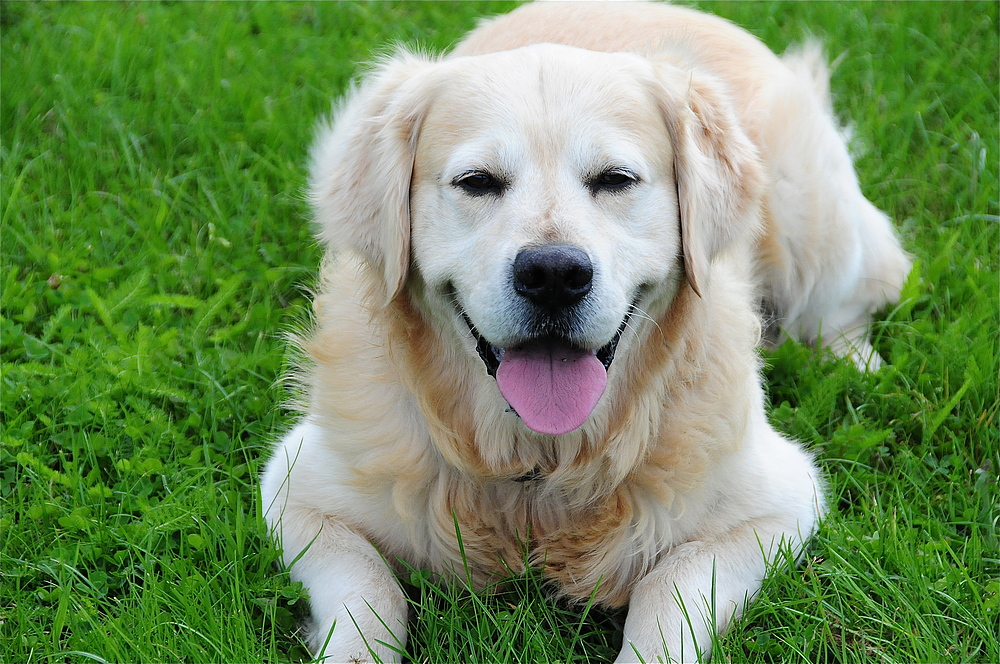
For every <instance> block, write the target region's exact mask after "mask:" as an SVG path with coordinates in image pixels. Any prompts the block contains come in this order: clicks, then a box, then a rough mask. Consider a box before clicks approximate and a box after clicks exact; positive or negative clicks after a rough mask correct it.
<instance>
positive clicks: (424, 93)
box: [309, 50, 436, 303]
mask: <svg viewBox="0 0 1000 664" xmlns="http://www.w3.org/2000/svg"><path fill="white" fill-rule="evenodd" d="M435 64H436V63H434V62H433V61H430V60H428V59H426V58H423V57H421V56H418V55H414V54H411V53H408V52H406V51H403V50H401V51H400V52H399V53H397V54H396V55H394V56H392V57H390V58H386V59H384V60H383V61H382V62H380V63H379V64H378V65H377V66H376V68H375V69H374V71H372V72H370V73H369V74H368V76H366V77H365V79H364V80H363V82H362V83H360V84H359V85H355V86H354V87H353V88H352V89H351V90H350V91H348V93H347V94H346V95H345V96H344V100H343V101H342V102H341V105H340V107H339V109H337V110H336V111H335V112H334V117H333V120H332V122H331V123H330V124H329V125H328V126H324V127H321V128H320V131H319V133H318V135H317V138H316V142H315V144H314V145H313V149H312V155H311V156H312V166H311V168H310V174H309V175H310V177H309V197H310V202H311V203H312V207H313V212H314V215H315V220H316V223H317V225H318V226H319V233H318V235H319V238H320V240H322V241H323V242H324V244H326V245H327V247H328V249H329V250H330V251H331V252H332V253H338V252H340V251H342V250H345V249H346V250H350V251H353V252H355V253H357V254H359V255H360V256H361V257H362V258H364V259H365V261H366V262H367V263H368V264H369V265H370V266H371V268H372V270H373V271H374V272H375V274H376V275H378V276H379V277H381V279H380V281H381V283H382V284H383V286H384V298H385V299H384V303H388V302H390V301H391V300H392V299H393V298H394V297H395V296H396V295H397V294H399V292H400V290H402V288H403V284H404V283H405V282H406V275H407V272H408V269H409V264H410V181H411V179H412V177H413V159H414V155H415V154H416V148H417V136H418V133H419V130H420V124H421V122H422V120H423V117H424V115H425V114H426V111H427V107H428V105H429V104H430V99H431V96H432V94H431V86H430V85H428V78H429V76H430V74H431V72H432V71H433V70H434V69H435Z"/></svg>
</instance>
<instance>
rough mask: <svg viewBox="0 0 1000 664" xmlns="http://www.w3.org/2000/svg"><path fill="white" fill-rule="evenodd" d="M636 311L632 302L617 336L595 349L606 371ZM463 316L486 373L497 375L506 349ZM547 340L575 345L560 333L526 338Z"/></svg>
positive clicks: (531, 340)
mask: <svg viewBox="0 0 1000 664" xmlns="http://www.w3.org/2000/svg"><path fill="white" fill-rule="evenodd" d="M634 311H635V304H630V305H629V308H628V311H627V312H626V314H625V317H624V318H623V319H622V322H621V325H619V326H618V331H617V332H615V336H614V337H612V339H611V341H609V342H608V343H606V344H605V345H603V346H601V347H600V348H598V349H597V350H596V351H595V354H596V355H597V359H598V360H600V361H601V364H603V365H604V369H605V371H607V370H608V369H609V368H610V367H611V363H612V362H613V361H614V359H615V352H616V351H617V350H618V342H620V341H621V338H622V334H624V333H625V328H626V327H628V322H629V320H630V319H631V318H632V314H633V313H634ZM459 313H460V314H461V316H462V320H464V321H465V324H466V325H468V326H469V331H471V332H472V336H473V338H474V339H475V340H476V352H477V353H479V357H480V358H481V359H482V360H483V364H485V365H486V373H488V374H489V375H490V376H492V377H493V378H496V377H497V369H499V368H500V361H501V360H502V359H503V355H504V352H505V350H506V349H504V348H500V347H499V346H495V345H493V344H491V343H490V342H489V341H488V340H487V339H486V338H485V337H484V336H483V335H481V334H480V333H479V330H477V329H476V326H475V325H473V324H472V321H471V320H469V317H468V316H466V315H465V312H462V311H460V312H459ZM546 340H551V341H553V342H558V343H560V344H564V345H568V346H575V345H576V344H574V343H573V342H572V341H570V340H569V339H566V338H565V337H561V336H558V335H544V336H539V337H534V338H531V339H526V340H525V342H524V343H525V344H527V343H532V342H537V341H541V342H544V341H546Z"/></svg>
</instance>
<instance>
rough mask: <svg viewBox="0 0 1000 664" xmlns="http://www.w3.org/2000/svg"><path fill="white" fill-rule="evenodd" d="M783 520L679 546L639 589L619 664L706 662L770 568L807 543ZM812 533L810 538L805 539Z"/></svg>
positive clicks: (762, 522)
mask: <svg viewBox="0 0 1000 664" xmlns="http://www.w3.org/2000/svg"><path fill="white" fill-rule="evenodd" d="M785 521H786V520H784V519H757V520H753V521H750V522H747V523H745V524H743V525H740V526H738V527H736V528H733V529H731V530H729V531H728V532H725V533H722V534H721V535H720V536H718V537H715V538H713V539H706V540H704V541H692V542H687V543H685V544H681V545H679V546H677V547H675V548H673V549H672V550H670V551H669V552H667V553H666V554H665V555H664V557H663V558H662V559H661V560H660V562H658V563H657V564H656V566H655V567H654V568H653V569H652V570H651V571H650V573H649V574H647V575H646V576H645V577H644V578H643V579H642V580H641V581H639V583H638V584H637V585H636V588H635V590H634V591H633V592H632V597H631V599H630V601H629V610H628V617H627V618H626V620H625V638H624V640H623V642H622V649H621V652H620V653H619V654H618V659H617V660H616V661H617V662H637V661H640V659H639V658H640V657H641V658H642V661H644V662H674V661H676V662H694V661H698V660H707V658H708V655H709V653H710V651H711V646H712V635H713V632H715V633H721V632H722V631H723V630H724V629H725V628H726V626H727V625H728V624H729V622H730V620H732V619H733V618H734V617H736V616H738V615H739V614H740V613H741V612H742V611H743V608H744V606H745V605H746V603H747V601H748V600H749V599H750V598H751V597H753V595H754V594H755V593H756V592H757V591H758V590H759V589H760V585H761V582H762V581H763V579H764V574H765V572H766V570H767V565H768V563H769V562H770V561H771V560H772V559H773V558H774V556H775V555H776V553H777V552H778V550H779V546H778V545H779V543H781V544H782V546H785V545H788V546H791V547H792V550H793V551H798V550H799V549H800V548H801V543H802V537H801V536H800V535H799V533H798V532H797V530H796V529H795V528H794V527H792V528H789V527H788V526H787V523H783V522H785ZM805 534H808V533H805Z"/></svg>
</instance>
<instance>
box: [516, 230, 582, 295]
mask: <svg viewBox="0 0 1000 664" xmlns="http://www.w3.org/2000/svg"><path fill="white" fill-rule="evenodd" d="M593 278H594V266H593V265H592V264H591V262H590V257H589V256H587V253H586V252H585V251H583V250H582V249H580V248H579V247H574V246H572V245H568V244H547V245H544V246H541V247H529V248H526V249H522V250H521V251H519V252H518V254H517V257H516V258H515V259H514V290H516V291H517V292H518V293H519V294H520V295H523V296H524V297H526V298H528V299H529V300H531V301H532V302H534V303H535V304H538V305H541V306H544V307H550V308H554V307H566V306H569V305H572V304H576V303H577V302H579V301H580V300H581V299H583V297H584V296H585V295H586V294H587V293H589V292H590V286H591V284H592V282H593Z"/></svg>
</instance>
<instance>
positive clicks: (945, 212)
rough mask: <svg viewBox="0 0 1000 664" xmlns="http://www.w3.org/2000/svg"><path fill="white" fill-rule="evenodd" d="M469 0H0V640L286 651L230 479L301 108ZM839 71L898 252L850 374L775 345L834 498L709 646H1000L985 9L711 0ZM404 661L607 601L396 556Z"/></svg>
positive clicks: (936, 656) (239, 448) (846, 658)
mask: <svg viewBox="0 0 1000 664" xmlns="http://www.w3.org/2000/svg"><path fill="white" fill-rule="evenodd" d="M505 7H506V6H502V5H480V4H446V5H438V4H338V3H321V4H315V5H306V4H299V3H295V4H292V3H269V4H253V5H244V4H227V3H207V4H189V3H156V4H153V3H138V4H128V5H125V4H110V3H109V4H104V3H94V4H91V3H60V4H54V3H53V4H49V3H39V4H28V3H14V2H4V3H3V4H2V5H0V31H2V37H0V56H2V68H3V69H2V71H3V78H2V86H3V87H2V95H0V157H2V173H0V187H2V196H0V220H2V235H0V242H2V244H0V250H2V260H0V263H2V269H0V287H2V308H0V342H2V377H0V389H2V403H0V406H2V407H0V497H2V513H0V584H2V585H0V661H3V662H15V661H17V662H20V661H31V662H51V661H94V660H96V661H104V660H106V661H199V662H208V661H219V662H229V661H263V660H267V661H299V660H301V659H308V653H307V652H306V651H305V649H304V648H303V647H302V645H301V643H300V642H299V641H298V638H297V634H296V625H297V623H298V621H299V620H301V619H302V618H303V617H304V616H305V605H306V602H305V597H304V594H303V592H302V590H301V588H299V587H297V586H296V585H295V584H293V583H291V582H290V581H289V579H288V577H287V575H285V574H284V573H280V572H279V571H278V570H277V567H276V561H277V558H278V554H277V552H276V551H275V549H274V547H273V546H272V545H271V544H270V543H269V542H268V539H267V537H266V530H265V526H264V524H263V522H262V519H261V518H260V507H259V505H258V501H257V499H256V493H257V492H256V477H257V475H258V472H259V470H260V467H261V464H262V462H263V460H264V459H265V458H266V455H267V449H268V441H269V440H270V439H272V438H273V437H274V436H276V435H278V434H280V432H281V431H282V429H283V428H284V427H286V426H287V425H288V424H289V422H290V421H291V418H292V415H291V414H290V413H289V412H287V411H285V410H283V409H282V408H281V403H282V401H283V399H284V395H283V392H282V388H281V386H280V384H279V383H278V379H279V377H280V375H281V374H282V371H283V370H284V369H285V368H286V365H287V362H288V360H287V357H288V355H287V351H286V349H285V347H284V344H283V341H282V336H281V335H282V331H283V330H287V329H288V328H289V327H290V326H293V325H294V324H296V322H297V321H301V320H302V318H303V316H304V311H305V308H306V304H307V298H306V294H305V293H306V291H305V288H306V287H307V286H308V285H310V284H311V283H312V279H313V275H314V272H315V268H316V265H317V263H318V260H319V257H320V252H319V250H318V248H317V247H316V246H315V244H314V243H313V241H312V240H311V235H310V229H309V224H308V219H307V217H306V209H305V206H304V205H303V203H302V200H301V190H302V186H303V177H304V169H303V163H304V156H305V154H306V150H307V146H308V144H309V140H310V137H311V134H312V129H313V123H314V121H315V119H316V118H317V117H319V116H321V115H322V114H324V113H326V112H327V111H328V110H329V108H330V104H331V99H332V98H333V97H334V96H336V95H337V94H339V92H340V91H342V90H343V88H344V86H345V85H346V83H347V81H348V80H349V79H350V77H351V76H352V75H354V73H355V72H356V71H357V67H356V63H357V62H360V61H364V60H366V59H368V58H369V57H370V56H371V55H372V53H373V52H375V51H377V50H378V49H380V48H382V47H383V46H384V45H385V44H386V43H388V42H391V41H393V40H399V41H403V42H406V43H417V44H421V45H423V46H426V47H429V48H433V49H442V48H446V47H447V46H448V45H450V44H452V43H454V42H455V40H456V39H457V38H458V37H459V36H460V35H461V34H462V33H463V32H464V31H466V30H467V29H469V28H470V27H471V26H472V25H473V24H474V20H475V17H476V16H479V15H481V14H484V13H490V12H496V11H499V10H502V9H505ZM706 7H708V8H710V9H712V10H714V11H716V12H717V13H720V14H722V15H724V16H727V17H730V18H732V19H734V20H736V21H737V22H739V23H740V24H742V25H744V26H745V27H747V28H748V29H750V30H752V31H753V32H754V33H755V34H757V35H759V36H760V37H761V38H763V39H764V40H765V41H766V42H767V43H768V44H769V45H770V46H772V47H773V48H775V49H776V50H779V51H780V50H783V49H784V48H785V47H786V46H787V45H789V44H790V43H793V42H795V41H798V40H800V39H801V38H802V37H803V36H804V35H806V34H810V33H811V34H815V35H816V36H818V37H820V38H822V39H823V40H824V42H825V43H826V44H827V49H828V51H829V53H830V55H831V56H832V57H833V58H836V59H837V61H838V65H837V67H836V68H835V71H834V76H833V89H834V91H835V94H836V106H837V109H838V112H839V113H841V114H842V117H843V118H844V119H848V118H849V119H850V120H852V122H853V124H854V126H855V134H856V137H857V142H858V146H859V148H860V149H861V155H860V157H859V158H858V170H859V173H860V176H861V180H862V183H863V187H864V189H865V192H866V193H867V194H868V195H869V197H871V198H872V199H873V200H874V201H875V202H876V203H877V204H878V205H879V206H880V207H881V208H883V209H884V210H886V211H888V212H889V213H890V214H891V215H892V216H893V218H894V219H895V220H897V224H898V227H899V228H900V229H901V232H902V235H903V237H904V243H905V244H906V246H907V247H908V248H909V249H910V250H911V251H912V253H913V254H914V255H915V257H916V258H917V268H916V270H915V272H914V275H913V278H912V280H911V283H910V284H909V285H908V286H907V289H906V292H905V300H904V301H903V302H902V304H900V306H899V307H897V308H896V309H895V310H893V311H891V312H887V314H886V316H885V320H884V322H882V323H881V324H880V325H879V326H878V330H877V332H878V341H877V346H878V348H879V349H880V350H881V352H882V353H883V355H884V356H885V357H886V358H887V359H888V360H889V362H890V363H891V366H888V367H886V368H885V369H883V370H882V371H880V372H878V373H876V374H874V375H859V374H858V373H857V372H856V371H854V370H853V369H852V368H850V367H849V366H847V365H846V364H845V363H843V362H839V361H834V360H831V359H830V358H828V357H825V356H822V355H821V354H819V353H817V352H815V351H814V350H812V349H809V348H804V347H801V346H797V345H793V344H787V345H785V346H784V347H782V348H781V349H779V350H778V351H777V352H776V353H775V354H774V355H773V356H772V357H770V358H769V364H770V365H769V368H768V369H767V378H768V380H769V384H770V394H771V400H772V402H773V408H772V411H771V417H772V420H773V421H774V423H775V425H776V426H777V427H778V428H779V429H781V430H783V431H786V432H788V433H789V434H792V435H794V436H797V437H798V438H799V439H801V440H803V441H805V443H806V444H807V445H809V446H810V447H811V448H812V449H814V450H815V451H816V452H817V454H818V458H819V460H820V463H821V464H822V466H823V468H824V469H825V470H826V472H827V473H828V476H829V485H830V492H831V495H832V501H831V503H832V511H831V513H830V516H829V518H828V519H827V521H826V523H825V525H824V527H823V529H822V531H821V532H820V534H819V536H818V537H817V538H816V539H815V541H814V543H813V545H812V547H811V549H810V551H809V555H808V557H807V559H806V561H805V563H804V564H803V565H802V566H800V567H799V568H798V569H796V570H794V571H791V572H787V571H783V572H779V573H778V574H777V575H776V576H775V577H773V578H772V579H770V580H769V581H768V582H767V583H766V584H765V587H764V589H763V591H762V593H761V595H760V597H759V598H758V599H757V601H756V603H755V604H753V605H752V607H751V608H750V609H749V611H748V613H747V615H746V617H745V619H744V620H742V621H740V622H739V623H737V624H736V625H735V626H734V628H733V629H732V630H731V631H730V632H729V634H728V635H727V636H726V637H725V638H724V639H723V640H722V641H721V643H720V644H719V645H718V647H717V649H716V652H715V656H714V658H715V660H716V661H720V662H724V661H729V660H733V661H740V662H743V661H748V662H751V661H752V662H758V661H782V662H785V661H808V662H818V661H823V662H845V663H849V662H859V661H884V662H913V661H918V662H929V661H954V662H965V661H978V662H989V661H994V662H995V661H1000V645H998V636H997V634H998V631H1000V630H998V622H1000V570H998V558H1000V553H998V535H997V532H998V530H997V527H998V514H1000V510H998V484H997V473H998V469H1000V457H998V425H1000V422H998V400H1000V395H998V391H997V390H998V387H997V376H998V371H1000V365H998V354H997V347H998V336H1000V335H998V329H1000V305H998V285H1000V269H998V263H1000V261H998V246H1000V222H998V213H1000V208H998V168H997V163H998V159H1000V154H998V140H1000V138H998V103H997V90H998V87H1000V76H998V71H997V67H998V65H997V52H998V48H1000V46H998V37H997V34H998V20H997V14H998V5H997V4H996V3H993V2H982V3H954V4H951V3H944V4H937V3H935V4H925V3H899V4H889V3H871V4H853V3H775V4H770V3H769V4H743V3H724V4H710V5H706ZM410 580H411V581H413V585H412V586H411V587H410V591H411V596H412V597H413V600H414V603H415V604H417V605H418V606H419V609H418V611H417V616H416V620H415V622H414V624H413V628H412V630H411V632H412V635H413V636H412V637H411V645H410V647H409V648H410V653H411V656H412V658H413V660H414V661H458V660H463V661H513V660H560V661H569V660H574V661H598V660H601V659H608V658H610V657H611V656H613V654H614V652H615V650H616V648H617V644H618V642H620V638H621V637H620V633H618V631H617V630H619V629H620V625H621V622H622V615H621V614H607V613H603V612H600V611H597V610H596V609H595V610H593V611H589V612H582V611H581V610H580V609H579V608H576V609H574V608H572V607H565V606H561V605H556V604H552V603H551V602H549V601H548V600H546V599H545V593H544V588H543V587H542V583H541V581H540V580H539V579H538V578H536V577H535V576H534V575H529V576H528V577H526V578H521V579H516V580H514V581H512V582H511V583H510V584H508V586H507V587H506V588H505V589H503V590H502V591H501V592H500V593H498V594H493V595H478V596H477V595H473V594H470V593H468V592H466V591H465V590H464V589H463V588H462V587H461V585H460V584H459V585H455V584H443V585H439V584H433V583H430V582H429V581H428V578H427V575H426V574H425V573H423V572H420V571H414V572H413V574H412V575H411V579H410Z"/></svg>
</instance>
